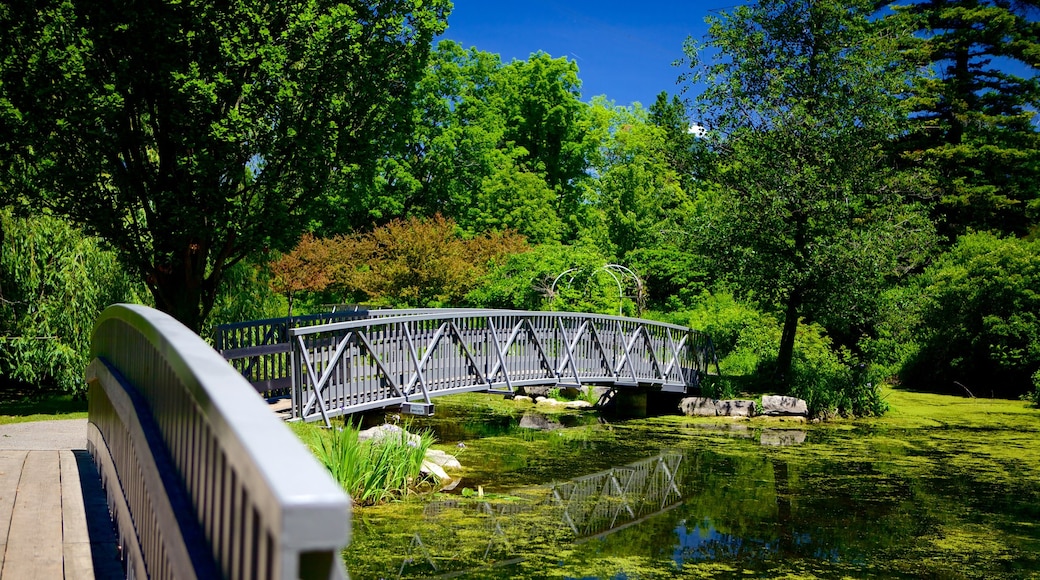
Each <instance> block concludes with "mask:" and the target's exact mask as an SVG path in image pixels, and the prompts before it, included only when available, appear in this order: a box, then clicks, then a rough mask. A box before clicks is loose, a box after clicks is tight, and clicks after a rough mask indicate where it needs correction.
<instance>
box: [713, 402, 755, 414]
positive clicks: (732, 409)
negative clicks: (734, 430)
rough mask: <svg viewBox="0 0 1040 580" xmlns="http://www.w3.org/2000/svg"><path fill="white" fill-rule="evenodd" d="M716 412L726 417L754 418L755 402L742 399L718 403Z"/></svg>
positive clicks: (716, 403)
mask: <svg viewBox="0 0 1040 580" xmlns="http://www.w3.org/2000/svg"><path fill="white" fill-rule="evenodd" d="M715 410H716V411H717V412H718V414H719V415H722V416H725V417H754V416H755V402H754V401H746V400H740V399H728V400H722V401H716V402H715Z"/></svg>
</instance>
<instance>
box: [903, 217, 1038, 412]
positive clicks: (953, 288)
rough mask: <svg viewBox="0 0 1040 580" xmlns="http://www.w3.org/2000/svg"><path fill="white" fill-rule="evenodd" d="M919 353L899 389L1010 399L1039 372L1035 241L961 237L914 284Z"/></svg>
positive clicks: (1026, 387) (912, 358)
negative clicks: (918, 300) (903, 386)
mask: <svg viewBox="0 0 1040 580" xmlns="http://www.w3.org/2000/svg"><path fill="white" fill-rule="evenodd" d="M916 289H917V292H918V293H919V295H920V296H921V306H920V308H921V316H920V320H918V321H917V324H915V326H914V327H913V332H914V334H916V335H917V336H918V337H919V343H920V348H919V349H917V350H916V351H915V352H914V353H913V354H912V355H911V356H909V357H908V361H907V364H906V365H905V366H904V368H903V370H902V372H901V374H900V377H901V378H902V379H903V381H904V383H906V384H908V385H911V386H914V387H916V388H922V389H927V390H933V391H949V392H958V393H963V392H964V389H965V388H966V389H969V390H970V391H971V392H972V393H973V394H975V395H989V396H1006V397H1018V396H1021V395H1023V394H1027V393H1028V392H1030V391H1032V390H1033V389H1034V388H1035V384H1034V379H1033V377H1034V373H1036V372H1037V371H1038V370H1040V240H1033V241H1027V240H1020V239H1014V238H1000V237H998V236H995V235H993V234H989V233H976V234H969V235H965V236H961V237H960V238H959V239H958V241H957V244H956V245H955V246H954V247H953V248H952V249H951V250H950V251H949V252H947V253H946V254H945V255H943V256H942V257H941V258H940V259H939V260H938V261H937V262H936V263H935V264H933V265H932V266H930V267H928V268H927V269H926V270H925V271H924V273H923V274H921V276H919V277H918V279H917V280H916Z"/></svg>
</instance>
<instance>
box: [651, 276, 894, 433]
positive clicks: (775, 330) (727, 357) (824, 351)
mask: <svg viewBox="0 0 1040 580" xmlns="http://www.w3.org/2000/svg"><path fill="white" fill-rule="evenodd" d="M668 318H670V319H672V320H673V321H675V322H677V323H680V324H685V325H688V326H690V327H691V328H694V329H697V330H700V331H702V332H705V333H706V334H707V335H708V336H709V337H711V338H712V341H713V343H714V344H715V349H716V352H718V353H719V358H720V360H719V367H720V370H721V371H722V377H721V378H718V379H712V380H710V381H709V383H708V385H707V387H706V389H705V391H704V394H705V396H711V397H716V398H729V397H733V396H736V395H737V394H738V392H739V391H740V390H741V389H748V390H754V391H757V392H776V391H777V390H778V389H780V391H781V393H782V394H785V395H790V396H794V397H798V398H801V399H805V401H806V403H807V404H808V406H809V410H810V412H811V413H812V414H813V415H829V414H833V413H840V414H842V415H856V416H864V415H879V414H882V413H884V411H885V409H886V406H885V403H884V401H883V400H882V399H881V396H880V391H879V385H878V383H877V382H875V381H872V380H871V379H870V378H869V377H868V376H867V373H868V365H866V364H865V363H864V362H863V361H860V360H858V359H857V358H856V357H855V356H853V355H852V354H851V353H850V352H849V350H848V349H845V348H841V347H836V346H835V345H834V344H833V342H832V341H831V339H830V338H829V337H828V336H827V335H826V331H825V330H824V329H823V327H821V326H820V325H818V324H802V325H800V326H799V328H798V333H797V335H796V337H795V344H794V355H793V360H792V363H791V371H790V372H791V374H790V382H789V384H788V385H787V386H786V388H785V387H784V386H783V385H778V384H777V383H776V382H775V380H774V376H775V365H776V353H777V350H778V348H779V345H780V336H781V327H780V323H779V321H778V320H777V319H776V318H775V317H773V316H772V315H770V314H767V313H763V312H761V311H760V310H758V309H756V308H754V307H753V306H751V305H748V304H746V303H743V302H740V301H738V300H736V299H735V298H734V297H733V296H732V294H728V293H724V292H720V293H716V294H711V295H707V294H706V295H704V296H703V297H702V299H701V301H700V303H699V304H698V305H697V307H696V308H694V309H693V310H689V311H686V312H682V313H676V314H674V315H672V316H669V317H668Z"/></svg>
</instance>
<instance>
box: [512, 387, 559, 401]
mask: <svg viewBox="0 0 1040 580" xmlns="http://www.w3.org/2000/svg"><path fill="white" fill-rule="evenodd" d="M550 389H552V387H542V386H531V385H529V386H526V387H517V389H516V392H517V394H519V395H527V396H528V397H531V398H532V399H537V398H538V397H548V396H549V390H550Z"/></svg>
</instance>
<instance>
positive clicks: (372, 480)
mask: <svg viewBox="0 0 1040 580" xmlns="http://www.w3.org/2000/svg"><path fill="white" fill-rule="evenodd" d="M359 433H360V430H359V429H358V428H357V427H356V426H355V425H353V424H352V423H351V422H349V421H347V422H345V423H344V424H343V426H342V427H337V428H336V429H333V430H324V429H322V430H318V429H314V430H313V431H311V432H309V433H304V432H303V429H301V428H297V434H298V435H300V436H301V439H303V440H304V441H305V442H306V443H307V444H308V445H309V446H310V448H311V449H312V451H313V452H314V454H315V456H317V458H318V461H320V462H321V463H322V465H324V466H325V468H326V469H328V470H329V473H331V474H332V477H333V479H335V480H336V481H337V482H339V484H340V485H342V486H343V489H345V490H346V491H347V493H349V494H350V496H351V498H353V500H354V503H355V504H357V505H362V506H366V505H375V504H378V503H383V502H387V501H392V500H394V499H399V498H402V497H404V496H405V495H407V494H408V493H410V492H418V491H422V490H424V489H428V488H432V487H433V485H434V484H432V483H430V482H428V481H426V480H425V479H424V477H423V474H422V472H421V471H420V469H421V467H422V464H423V460H424V459H425V457H426V451H427V450H428V449H429V448H430V446H431V445H432V444H433V442H434V440H433V435H432V434H430V433H429V432H423V433H420V434H418V440H417V441H416V440H414V437H415V436H414V435H411V436H410V435H409V433H408V432H407V431H405V430H403V429H402V430H401V432H400V433H398V434H391V435H388V436H386V437H383V438H382V439H373V440H367V441H361V440H360V439H359V438H358V434H359Z"/></svg>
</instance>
